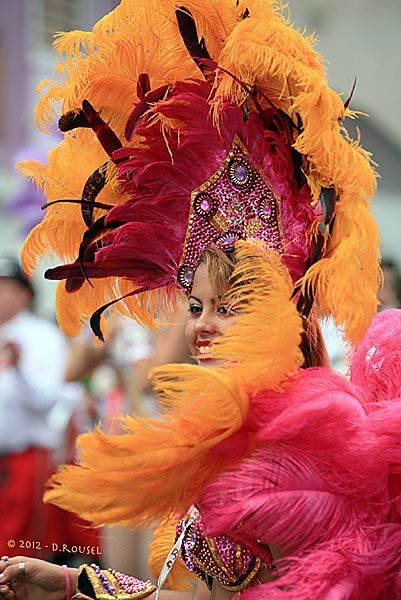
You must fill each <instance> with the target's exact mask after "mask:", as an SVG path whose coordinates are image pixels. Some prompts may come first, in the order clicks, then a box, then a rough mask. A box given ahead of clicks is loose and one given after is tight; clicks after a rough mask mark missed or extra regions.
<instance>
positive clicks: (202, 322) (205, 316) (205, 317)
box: [195, 310, 217, 335]
mask: <svg viewBox="0 0 401 600" xmlns="http://www.w3.org/2000/svg"><path fill="white" fill-rule="evenodd" d="M195 331H196V333H197V334H199V333H207V334H210V335H213V334H215V333H216V332H217V325H216V319H215V314H214V312H212V311H208V310H203V311H202V314H201V315H199V317H198V319H197V320H196V323H195Z"/></svg>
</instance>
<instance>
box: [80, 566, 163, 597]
mask: <svg viewBox="0 0 401 600" xmlns="http://www.w3.org/2000/svg"><path fill="white" fill-rule="evenodd" d="M82 570H84V571H85V573H86V575H87V577H88V579H89V581H90V583H91V585H92V587H93V590H94V592H95V594H96V600H139V598H146V597H147V596H149V595H150V594H151V593H152V592H154V591H155V590H156V586H155V585H153V583H151V582H150V581H141V580H140V579H137V578H136V577H131V576H129V575H125V574H124V573H120V572H119V571H115V570H114V569H107V570H103V569H101V568H100V567H99V566H98V565H95V564H92V565H90V566H88V565H84V567H83V569H82Z"/></svg>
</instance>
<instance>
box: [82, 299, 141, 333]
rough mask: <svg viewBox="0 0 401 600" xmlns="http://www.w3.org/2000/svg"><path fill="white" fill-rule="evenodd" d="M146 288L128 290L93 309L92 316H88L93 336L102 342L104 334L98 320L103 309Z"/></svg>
mask: <svg viewBox="0 0 401 600" xmlns="http://www.w3.org/2000/svg"><path fill="white" fill-rule="evenodd" d="M146 289H147V288H140V289H137V290H132V292H128V294H124V296H120V298H115V299H114V300H111V302H107V303H106V304H103V306H101V307H100V308H98V309H97V310H95V312H94V313H93V314H92V316H91V318H90V321H89V324H90V326H91V329H92V331H93V333H94V334H95V336H96V337H97V338H99V340H100V341H101V342H104V336H103V333H102V329H101V326H100V321H101V318H102V315H103V313H104V311H105V310H107V309H108V308H110V306H113V304H117V302H121V300H125V298H128V297H129V296H134V295H136V294H141V293H142V292H144V291H145V290H146Z"/></svg>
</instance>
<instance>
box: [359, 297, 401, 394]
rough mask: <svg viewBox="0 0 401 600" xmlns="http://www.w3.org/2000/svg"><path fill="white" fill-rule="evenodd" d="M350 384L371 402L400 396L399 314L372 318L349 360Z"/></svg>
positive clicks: (400, 352)
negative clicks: (363, 393)
mask: <svg viewBox="0 0 401 600" xmlns="http://www.w3.org/2000/svg"><path fill="white" fill-rule="evenodd" d="M351 381H352V382H353V383H354V384H355V385H358V386H359V387H360V388H362V389H364V390H365V393H366V395H367V396H368V397H369V399H370V401H371V402H378V401H380V400H390V399H391V398H398V397H400V396H401V310H399V309H396V308H393V309H389V310H385V311H383V312H380V313H378V314H377V315H376V316H375V318H374V319H373V322H372V325H371V326H370V328H369V330H368V332H367V334H366V335H365V337H364V339H363V340H362V342H361V343H360V344H359V346H358V347H357V349H356V352H355V354H354V356H353V359H352V364H351Z"/></svg>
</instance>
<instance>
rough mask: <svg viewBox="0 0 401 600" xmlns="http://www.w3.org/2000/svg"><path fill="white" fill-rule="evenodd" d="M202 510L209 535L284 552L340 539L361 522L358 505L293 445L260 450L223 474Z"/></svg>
mask: <svg viewBox="0 0 401 600" xmlns="http://www.w3.org/2000/svg"><path fill="white" fill-rule="evenodd" d="M323 469H324V468H323ZM199 506H200V508H201V510H202V516H203V519H204V522H205V525H206V530H207V533H208V534H209V535H211V536H216V535H219V534H222V533H224V534H225V535H229V536H230V537H232V538H234V539H236V540H237V541H243V540H247V539H250V540H255V539H257V540H258V541H259V542H260V543H262V544H264V545H271V544H272V545H273V546H274V547H279V548H280V549H281V551H284V552H285V553H289V552H291V551H294V550H295V549H296V550H297V552H300V551H302V550H304V549H306V548H309V547H312V546H315V545H316V544H318V543H322V542H325V541H327V540H330V539H332V538H333V537H337V536H341V535H342V534H344V533H346V532H347V531H348V530H349V529H350V528H351V526H352V524H354V523H355V521H356V519H357V511H356V503H355V502H353V501H352V499H351V498H350V497H347V496H345V495H344V494H343V493H342V491H341V490H336V489H335V487H334V486H333V484H332V483H330V482H329V481H327V480H326V479H325V478H324V477H323V475H322V472H321V466H320V467H318V466H317V464H316V463H315V462H314V461H313V460H311V459H310V458H309V457H308V456H307V455H306V454H304V453H302V452H301V451H299V450H297V449H296V448H292V447H291V446H288V445H283V446H271V447H270V448H264V449H260V450H257V451H255V452H254V454H253V455H252V456H251V458H250V459H247V460H244V461H242V462H241V463H240V465H238V466H237V467H236V469H235V472H229V473H225V474H222V475H220V476H219V477H218V479H217V480H216V481H215V482H214V483H212V484H211V485H210V486H209V487H208V488H207V489H206V491H205V493H204V494H203V496H202V498H201V500H200V502H199Z"/></svg>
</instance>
